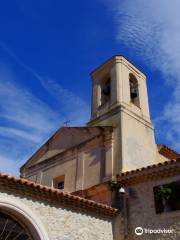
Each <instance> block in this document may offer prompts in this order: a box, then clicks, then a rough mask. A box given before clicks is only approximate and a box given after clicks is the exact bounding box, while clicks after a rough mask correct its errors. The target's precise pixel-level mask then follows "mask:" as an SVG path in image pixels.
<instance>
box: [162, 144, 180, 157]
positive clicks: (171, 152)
mask: <svg viewBox="0 0 180 240" xmlns="http://www.w3.org/2000/svg"><path fill="white" fill-rule="evenodd" d="M157 147H158V152H159V153H160V154H161V155H163V156H164V157H167V158H169V159H177V158H180V154H179V153H177V152H176V151H174V150H173V149H171V148H169V147H168V146H166V145H164V144H158V145H157Z"/></svg>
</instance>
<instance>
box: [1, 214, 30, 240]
mask: <svg viewBox="0 0 180 240" xmlns="http://www.w3.org/2000/svg"><path fill="white" fill-rule="evenodd" d="M0 239H6V240H13V239H14V240H33V238H32V236H31V235H30V232H28V230H27V229H26V227H25V226H23V224H22V223H20V222H19V221H18V220H17V219H16V218H15V217H14V216H11V215H10V214H8V213H6V212H0Z"/></svg>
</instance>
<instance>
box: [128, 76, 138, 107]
mask: <svg viewBox="0 0 180 240" xmlns="http://www.w3.org/2000/svg"><path fill="white" fill-rule="evenodd" d="M129 86H130V99H131V102H132V103H133V104H135V105H136V106H137V107H140V102H139V89H138V80H137V79H136V77H135V76H134V75H133V74H132V73H130V74H129Z"/></svg>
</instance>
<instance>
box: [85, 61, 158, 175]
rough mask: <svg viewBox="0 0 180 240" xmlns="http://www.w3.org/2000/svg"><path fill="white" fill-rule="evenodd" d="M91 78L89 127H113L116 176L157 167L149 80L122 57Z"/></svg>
mask: <svg viewBox="0 0 180 240" xmlns="http://www.w3.org/2000/svg"><path fill="white" fill-rule="evenodd" d="M91 77H92V106H91V119H90V122H88V124H87V125H88V126H113V127H114V138H113V154H112V158H113V159H111V160H110V159H109V161H112V164H113V174H114V175H116V174H118V173H120V172H123V171H130V170H133V169H136V168H141V167H144V166H146V165H151V164H155V163H157V161H156V159H157V158H156V153H157V152H156V144H155V139H154V128H153V125H152V122H151V119H150V114H149V103H148V95H147V85H146V76H145V75H144V74H143V73H142V72H141V71H140V70H139V69H138V68H137V67H135V66H134V65H133V64H132V63H130V62H129V61H128V60H127V59H126V58H124V57H123V56H114V57H112V58H111V59H110V60H108V61H107V62H105V63H104V64H102V65H101V66H100V67H98V68H97V69H96V70H95V71H93V72H92V73H91Z"/></svg>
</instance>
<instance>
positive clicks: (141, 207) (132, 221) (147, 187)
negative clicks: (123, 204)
mask: <svg viewBox="0 0 180 240" xmlns="http://www.w3.org/2000/svg"><path fill="white" fill-rule="evenodd" d="M177 180H180V176H175V177H169V178H164V179H162V180H157V181H150V182H145V183H140V184H137V185H132V186H129V187H128V188H127V192H128V194H129V199H128V205H129V215H128V218H127V229H126V231H127V233H128V236H127V238H126V239H128V240H134V239H145V240H146V239H147V240H148V239H159V240H161V239H173V240H176V239H177V240H178V239H180V210H179V211H171V212H163V213H160V214H157V213H156V211H155V202H154V193H153V187H155V186H159V185H162V184H166V183H171V182H173V181H177ZM136 227H142V228H143V229H144V228H146V229H159V228H160V229H164V228H165V229H172V230H173V233H170V234H167V233H166V234H145V233H143V234H142V235H140V236H137V235H136V234H135V233H134V230H135V228H136Z"/></svg>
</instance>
